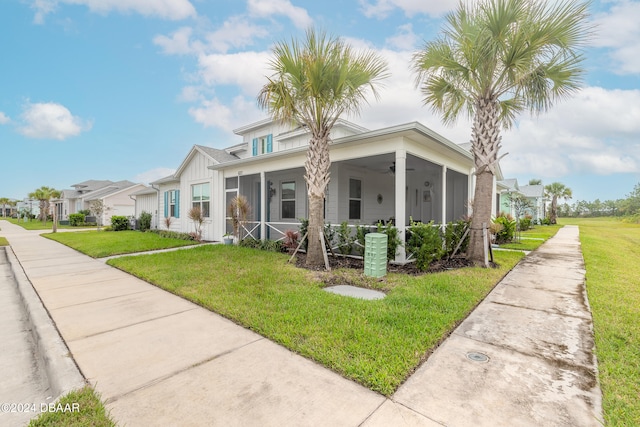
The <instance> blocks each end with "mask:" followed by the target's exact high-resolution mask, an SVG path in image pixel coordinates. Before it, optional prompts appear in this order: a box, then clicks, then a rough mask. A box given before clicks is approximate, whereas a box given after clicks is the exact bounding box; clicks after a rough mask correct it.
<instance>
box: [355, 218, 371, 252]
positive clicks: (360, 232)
mask: <svg viewBox="0 0 640 427" xmlns="http://www.w3.org/2000/svg"><path fill="white" fill-rule="evenodd" d="M369 233H371V229H370V228H369V226H368V225H356V242H358V243H359V245H355V250H356V253H357V254H358V255H360V256H364V244H365V242H366V236H367V234H369Z"/></svg>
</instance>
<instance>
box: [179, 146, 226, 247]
mask: <svg viewBox="0 0 640 427" xmlns="http://www.w3.org/2000/svg"><path fill="white" fill-rule="evenodd" d="M214 164H215V161H214V160H213V159H211V158H210V157H209V156H206V155H204V154H202V153H201V152H199V151H196V152H195V154H194V156H193V157H192V158H191V161H189V163H188V164H187V165H186V167H185V168H184V169H183V170H182V172H181V174H180V218H179V221H178V220H176V221H177V222H180V231H182V232H183V233H191V232H193V231H195V226H194V224H193V221H191V220H190V219H189V210H190V209H191V207H192V202H193V200H192V196H191V187H192V186H193V185H195V184H204V183H208V184H209V215H210V217H209V218H206V219H205V222H204V224H203V225H202V238H203V239H204V240H213V221H217V220H219V219H217V218H213V216H214V215H215V212H216V211H215V209H214V207H215V205H216V204H217V203H220V200H219V197H217V196H214V194H213V193H214V186H213V179H212V175H213V174H212V173H211V170H210V169H208V167H209V166H213V165H214Z"/></svg>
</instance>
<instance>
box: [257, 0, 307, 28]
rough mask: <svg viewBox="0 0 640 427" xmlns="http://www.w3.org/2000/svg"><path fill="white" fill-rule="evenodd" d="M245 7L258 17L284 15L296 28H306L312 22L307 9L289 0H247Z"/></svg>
mask: <svg viewBox="0 0 640 427" xmlns="http://www.w3.org/2000/svg"><path fill="white" fill-rule="evenodd" d="M247 7H248V9H249V13H250V14H251V15H252V16H257V17H260V18H268V17H271V16H273V15H282V16H286V17H287V18H289V19H290V20H291V22H292V23H293V25H295V26H296V27H297V28H302V29H306V28H308V27H310V26H311V25H312V24H313V20H312V19H311V17H310V16H309V14H308V13H307V11H306V10H305V9H303V8H301V7H298V6H294V5H292V4H291V1H290V0H249V1H248V3H247Z"/></svg>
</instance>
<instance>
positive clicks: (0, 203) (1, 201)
mask: <svg viewBox="0 0 640 427" xmlns="http://www.w3.org/2000/svg"><path fill="white" fill-rule="evenodd" d="M8 204H9V199H8V198H7V197H0V207H2V216H3V217H4V216H6V210H5V209H6V207H7V205H8Z"/></svg>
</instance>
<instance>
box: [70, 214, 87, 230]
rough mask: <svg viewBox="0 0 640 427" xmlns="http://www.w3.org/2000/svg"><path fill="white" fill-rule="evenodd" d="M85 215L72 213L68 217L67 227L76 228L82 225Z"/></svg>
mask: <svg viewBox="0 0 640 427" xmlns="http://www.w3.org/2000/svg"><path fill="white" fill-rule="evenodd" d="M84 219H85V214H83V213H80V212H78V213H73V214H70V215H69V225H71V226H73V227H78V226H80V225H84Z"/></svg>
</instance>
